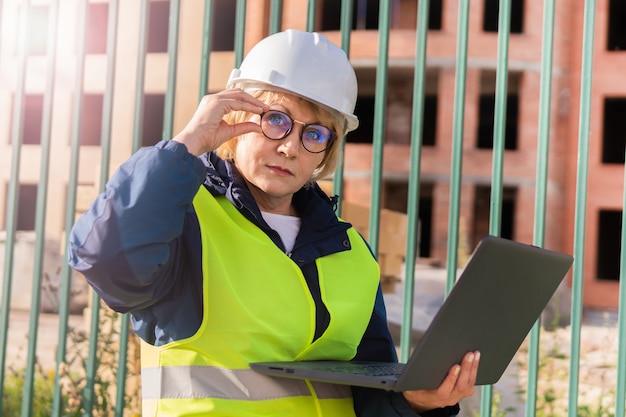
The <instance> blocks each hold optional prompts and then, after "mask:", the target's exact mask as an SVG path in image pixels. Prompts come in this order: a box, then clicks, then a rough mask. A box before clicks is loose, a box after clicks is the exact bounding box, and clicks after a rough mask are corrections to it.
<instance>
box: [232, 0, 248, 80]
mask: <svg viewBox="0 0 626 417" xmlns="http://www.w3.org/2000/svg"><path fill="white" fill-rule="evenodd" d="M245 36H246V0H237V10H236V12H235V68H239V65H241V61H243V53H244V46H245V45H244V41H245Z"/></svg>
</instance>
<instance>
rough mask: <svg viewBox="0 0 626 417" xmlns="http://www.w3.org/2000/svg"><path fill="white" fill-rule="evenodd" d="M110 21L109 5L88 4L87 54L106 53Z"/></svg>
mask: <svg viewBox="0 0 626 417" xmlns="http://www.w3.org/2000/svg"><path fill="white" fill-rule="evenodd" d="M108 20H109V4H108V3H87V28H86V33H85V53H86V54H105V53H106V50H107V24H108Z"/></svg>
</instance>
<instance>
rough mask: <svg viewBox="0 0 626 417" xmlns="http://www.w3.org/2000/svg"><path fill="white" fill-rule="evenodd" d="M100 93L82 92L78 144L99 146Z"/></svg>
mask: <svg viewBox="0 0 626 417" xmlns="http://www.w3.org/2000/svg"><path fill="white" fill-rule="evenodd" d="M103 101H104V96H103V95H102V94H83V113H82V118H81V123H80V144H81V145H83V146H100V142H101V137H102V106H103Z"/></svg>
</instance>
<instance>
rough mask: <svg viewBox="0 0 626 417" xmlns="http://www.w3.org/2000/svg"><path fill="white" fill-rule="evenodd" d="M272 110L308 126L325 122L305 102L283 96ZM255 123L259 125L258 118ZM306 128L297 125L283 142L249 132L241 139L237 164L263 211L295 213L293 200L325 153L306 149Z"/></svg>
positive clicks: (238, 143)
mask: <svg viewBox="0 0 626 417" xmlns="http://www.w3.org/2000/svg"><path fill="white" fill-rule="evenodd" d="M268 104H269V105H270V108H271V109H272V110H280V111H282V112H284V113H287V114H288V115H289V116H291V118H292V119H294V120H298V121H301V122H303V123H305V124H309V123H318V124H323V123H321V121H320V120H317V119H316V116H315V115H314V112H313V111H312V109H310V108H309V107H308V106H306V105H303V104H302V101H301V100H299V99H297V98H295V97H293V96H290V95H283V96H281V97H280V99H278V100H276V99H275V100H273V101H270V102H268ZM251 120H252V121H255V122H257V123H258V122H259V120H260V118H259V116H258V115H254V116H253V117H252V119H251ZM302 128H303V126H302V125H301V124H298V123H295V124H294V126H293V129H292V131H291V132H290V133H289V135H287V137H285V138H284V139H280V140H270V139H268V138H266V137H265V136H264V135H263V134H262V133H248V134H246V135H243V136H242V137H240V138H239V141H238V142H237V146H236V149H235V155H234V158H233V159H234V162H235V165H236V167H237V169H238V170H239V172H240V173H241V174H242V175H243V177H244V179H245V181H246V183H247V184H248V188H249V189H250V191H251V193H252V195H253V197H254V199H255V200H256V202H257V204H258V205H259V207H260V208H261V210H263V211H268V212H271V213H278V214H288V215H289V214H291V215H294V214H295V213H292V212H291V211H290V210H291V197H292V196H293V194H294V193H295V192H296V191H298V190H299V189H300V188H302V187H303V186H304V184H306V183H307V182H308V181H309V180H310V178H311V175H312V173H313V171H314V170H315V168H317V167H318V166H319V164H320V163H321V162H322V160H323V159H324V154H325V152H320V153H311V152H308V151H307V150H306V149H304V147H303V146H302V143H301V142H300V135H301V133H302Z"/></svg>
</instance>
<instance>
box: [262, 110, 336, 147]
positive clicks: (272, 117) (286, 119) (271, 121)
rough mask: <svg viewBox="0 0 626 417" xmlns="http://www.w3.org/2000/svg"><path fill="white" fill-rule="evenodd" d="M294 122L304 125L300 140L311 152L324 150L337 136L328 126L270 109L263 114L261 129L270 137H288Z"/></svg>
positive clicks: (273, 138)
mask: <svg viewBox="0 0 626 417" xmlns="http://www.w3.org/2000/svg"><path fill="white" fill-rule="evenodd" d="M294 123H298V124H301V125H302V126H303V127H302V134H301V135H300V142H301V143H302V146H303V147H304V149H306V150H307V151H309V152H311V153H320V152H324V151H325V150H326V149H327V148H328V146H329V145H330V144H331V142H332V141H333V139H334V137H335V135H334V134H333V132H332V131H331V130H330V129H329V128H327V127H326V126H322V125H316V124H305V123H302V122H300V121H298V120H294V119H292V118H291V116H289V115H288V114H287V113H283V112H282V111H278V110H270V111H267V112H265V113H263V114H261V123H260V124H261V131H262V132H263V134H264V135H265V137H266V138H268V139H272V140H281V139H284V138H286V137H287V136H288V135H289V133H291V131H292V129H293V125H294Z"/></svg>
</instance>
